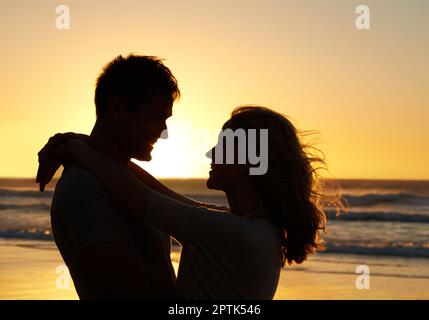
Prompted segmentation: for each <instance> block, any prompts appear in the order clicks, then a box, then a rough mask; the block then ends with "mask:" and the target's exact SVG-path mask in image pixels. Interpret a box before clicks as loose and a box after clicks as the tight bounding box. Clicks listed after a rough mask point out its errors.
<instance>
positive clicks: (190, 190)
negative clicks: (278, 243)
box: [0, 179, 429, 259]
mask: <svg viewBox="0 0 429 320" xmlns="http://www.w3.org/2000/svg"><path fill="white" fill-rule="evenodd" d="M164 182H165V183H166V184H167V185H168V186H170V187H171V188H173V189H174V190H175V191H177V192H180V193H183V194H186V195H188V196H190V197H192V198H195V199H197V200H199V201H206V202H211V203H215V204H219V205H226V198H225V196H224V195H223V194H222V193H220V192H214V191H211V190H208V189H207V188H206V187H205V181H204V180H201V179H189V180H186V179H169V180H164ZM339 183H340V186H341V188H342V193H343V195H344V197H345V198H346V199H347V201H348V203H349V211H348V213H344V214H341V215H340V216H339V217H337V216H336V215H335V212H332V211H329V210H328V225H327V234H323V235H322V238H323V239H324V240H325V243H326V246H327V250H326V251H324V252H326V253H341V254H354V255H356V254H358V255H359V254H362V255H372V256H390V257H403V258H425V259H427V258H429V181H387V180H339ZM53 187H54V183H51V184H50V185H49V186H48V189H47V191H45V192H43V193H41V192H39V191H38V190H37V185H36V184H35V183H34V181H33V180H30V179H0V239H1V238H3V239H20V240H46V241H52V235H51V231H50V215H49V207H50V203H51V198H52V195H53Z"/></svg>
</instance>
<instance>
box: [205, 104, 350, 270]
mask: <svg viewBox="0 0 429 320" xmlns="http://www.w3.org/2000/svg"><path fill="white" fill-rule="evenodd" d="M222 129H232V130H233V131H235V130H238V129H244V131H245V132H248V130H250V129H256V131H257V132H261V131H262V130H267V132H268V139H267V140H268V141H267V148H264V146H263V145H262V144H263V143H265V142H264V139H256V146H255V147H256V149H257V151H258V153H259V156H260V158H262V157H266V160H267V171H266V172H265V174H262V175H249V168H250V167H252V164H251V163H250V162H249V161H248V159H247V158H246V160H247V161H246V163H244V164H237V157H238V155H239V154H240V152H238V151H239V150H238V147H239V146H237V144H235V149H234V158H235V159H234V160H235V161H234V164H212V169H213V170H212V171H211V173H210V177H209V179H208V181H207V186H208V187H209V188H212V189H218V190H223V191H226V190H227V189H228V188H230V187H231V186H233V185H234V183H235V181H237V180H238V179H247V181H248V182H249V183H251V184H252V185H253V186H254V187H255V188H256V189H257V190H258V192H259V194H260V197H261V199H262V202H263V207H264V209H265V211H266V215H267V217H268V219H269V220H270V222H271V223H272V224H273V225H275V226H277V227H278V228H279V230H281V236H282V242H283V245H282V247H283V258H284V260H283V264H284V263H285V262H286V261H287V262H288V263H289V264H292V263H293V262H296V263H301V262H303V261H304V260H305V259H306V257H307V255H308V254H312V253H314V252H315V251H316V250H322V249H323V248H324V246H323V245H322V243H321V242H320V240H319V233H320V231H321V230H325V225H326V215H325V213H324V211H323V207H324V206H325V205H333V206H334V207H336V208H341V207H343V204H342V200H341V197H340V196H338V194H334V193H331V195H327V194H325V193H324V190H325V188H326V186H327V184H326V181H325V183H324V186H323V185H322V183H321V182H320V181H319V175H318V171H319V169H323V168H325V162H324V160H323V158H322V157H320V156H318V155H317V154H315V153H314V152H313V151H314V150H316V151H318V150H317V149H315V148H313V147H311V146H310V145H307V144H305V143H304V142H302V141H301V138H302V136H304V135H306V133H304V132H299V131H298V130H297V129H296V128H295V127H294V125H293V124H292V123H291V122H290V121H289V120H288V119H287V118H286V117H285V116H283V115H282V114H280V113H278V112H275V111H273V110H271V109H268V108H264V107H259V106H242V107H238V108H236V109H235V110H234V111H233V112H232V114H231V118H230V119H229V120H228V121H227V122H226V123H225V125H224V126H223V128H222ZM261 136H262V134H261V135H260V136H259V137H261ZM221 142H222V141H219V142H218V146H217V147H216V148H213V149H212V152H213V156H212V159H214V153H215V152H217V150H218V149H219V145H220V143H221ZM223 145H224V144H223ZM238 145H239V144H238ZM223 150H224V153H227V152H228V150H226V148H225V146H224V148H223ZM247 151H249V148H248V149H247ZM262 152H266V153H267V154H266V155H264V154H262ZM212 162H214V161H212ZM223 163H225V162H223ZM324 187H325V188H324ZM331 191H332V190H331Z"/></svg>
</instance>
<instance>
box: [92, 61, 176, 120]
mask: <svg viewBox="0 0 429 320" xmlns="http://www.w3.org/2000/svg"><path fill="white" fill-rule="evenodd" d="M112 96H118V97H120V98H121V99H122V100H123V101H124V102H125V104H124V105H125V107H126V108H127V109H129V110H133V109H135V108H136V107H137V105H139V104H140V103H143V102H145V101H147V100H149V99H150V98H152V97H154V96H162V97H165V98H167V99H170V101H171V102H174V101H175V100H176V99H178V98H179V97H180V90H179V88H178V85H177V80H176V78H175V77H174V76H173V74H172V73H171V71H170V69H168V68H167V67H166V66H165V65H164V64H163V63H162V59H160V58H158V57H153V56H141V55H135V54H130V55H128V56H127V57H125V58H124V57H123V56H121V55H119V56H117V57H116V58H115V59H114V60H112V61H111V62H109V63H108V64H107V65H106V66H105V67H104V69H103V72H102V73H101V74H100V76H99V77H98V79H97V84H96V88H95V98H94V100H95V109H96V114H97V117H98V118H99V117H102V116H103V115H104V113H105V111H106V109H107V104H108V101H109V98H110V97H112Z"/></svg>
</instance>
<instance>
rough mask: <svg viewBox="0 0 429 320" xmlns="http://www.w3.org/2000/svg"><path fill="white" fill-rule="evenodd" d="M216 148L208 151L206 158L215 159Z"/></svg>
mask: <svg viewBox="0 0 429 320" xmlns="http://www.w3.org/2000/svg"><path fill="white" fill-rule="evenodd" d="M214 149H215V148H214V147H213V148H211V149H210V150H209V151H207V153H206V157H207V158H209V159H213V153H214Z"/></svg>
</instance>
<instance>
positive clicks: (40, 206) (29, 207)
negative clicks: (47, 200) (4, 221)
mask: <svg viewBox="0 0 429 320" xmlns="http://www.w3.org/2000/svg"><path fill="white" fill-rule="evenodd" d="M49 209H50V205H48V204H44V203H36V204H2V203H0V211H1V210H15V211H20V212H34V211H38V212H39V211H44V212H49Z"/></svg>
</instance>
